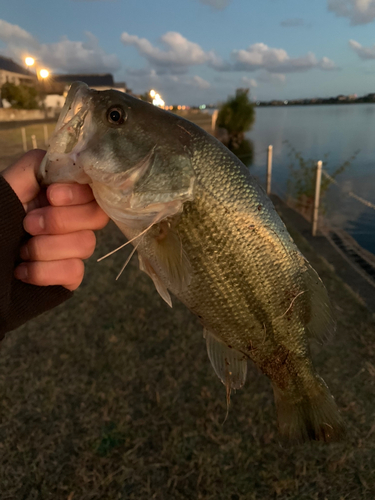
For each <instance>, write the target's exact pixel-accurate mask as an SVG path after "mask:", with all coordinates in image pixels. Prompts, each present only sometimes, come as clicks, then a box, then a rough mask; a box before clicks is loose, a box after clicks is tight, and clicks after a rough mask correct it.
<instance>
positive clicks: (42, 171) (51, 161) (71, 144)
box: [37, 82, 94, 185]
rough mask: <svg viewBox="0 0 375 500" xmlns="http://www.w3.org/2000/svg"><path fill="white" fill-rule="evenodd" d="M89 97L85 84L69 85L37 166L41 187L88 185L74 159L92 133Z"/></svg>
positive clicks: (91, 92) (91, 93)
mask: <svg viewBox="0 0 375 500" xmlns="http://www.w3.org/2000/svg"><path fill="white" fill-rule="evenodd" d="M92 95H93V91H92V90H91V89H90V88H89V87H88V86H87V85H86V84H85V83H82V82H75V83H73V84H72V85H71V87H70V89H69V92H68V95H67V97H66V101H65V104H64V106H63V108H62V110H61V113H60V116H59V119H58V121H57V124H56V127H55V131H54V133H53V135H52V137H51V139H50V144H49V147H48V151H47V154H46V155H45V156H44V158H43V160H42V163H41V165H40V167H39V171H38V175H37V178H38V181H39V182H40V183H41V184H42V185H48V184H51V183H52V182H79V183H81V184H87V183H89V182H90V178H89V177H88V176H87V174H85V173H84V171H83V167H82V165H80V162H79V160H78V159H79V155H80V153H82V151H84V150H85V149H86V147H87V144H88V142H89V140H90V138H91V137H92V135H93V132H94V125H93V120H92V119H91V105H90V104H91V100H92Z"/></svg>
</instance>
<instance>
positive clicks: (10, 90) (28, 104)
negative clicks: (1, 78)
mask: <svg viewBox="0 0 375 500" xmlns="http://www.w3.org/2000/svg"><path fill="white" fill-rule="evenodd" d="M1 98H2V99H6V100H7V101H8V102H9V103H10V104H11V106H12V108H17V109H38V108H39V102H38V101H39V96H38V91H37V89H36V88H35V87H30V86H28V85H22V84H21V85H15V84H14V83H10V82H6V83H4V84H3V86H2V87H1Z"/></svg>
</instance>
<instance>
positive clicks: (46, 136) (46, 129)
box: [43, 125, 48, 146]
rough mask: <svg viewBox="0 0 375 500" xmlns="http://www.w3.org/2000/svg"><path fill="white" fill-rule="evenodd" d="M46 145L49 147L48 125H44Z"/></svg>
mask: <svg viewBox="0 0 375 500" xmlns="http://www.w3.org/2000/svg"><path fill="white" fill-rule="evenodd" d="M43 128H44V145H45V146H48V128H47V125H44V127H43Z"/></svg>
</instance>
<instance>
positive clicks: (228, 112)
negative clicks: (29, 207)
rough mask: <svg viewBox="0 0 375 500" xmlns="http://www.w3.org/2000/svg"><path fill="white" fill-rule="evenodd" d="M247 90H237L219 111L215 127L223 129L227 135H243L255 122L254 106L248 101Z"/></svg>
mask: <svg viewBox="0 0 375 500" xmlns="http://www.w3.org/2000/svg"><path fill="white" fill-rule="evenodd" d="M248 92H249V89H245V90H244V89H238V90H237V93H236V95H235V97H231V98H229V99H228V101H227V102H226V103H225V104H223V105H222V107H221V108H220V110H219V114H218V117H217V121H216V125H217V127H220V128H225V129H226V130H227V131H228V134H229V135H235V134H241V133H242V134H243V133H244V132H247V131H248V130H250V129H251V127H252V125H253V123H254V121H255V111H254V105H253V104H252V103H251V102H250V101H249V96H248Z"/></svg>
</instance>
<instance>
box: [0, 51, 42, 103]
mask: <svg viewBox="0 0 375 500" xmlns="http://www.w3.org/2000/svg"><path fill="white" fill-rule="evenodd" d="M6 82H10V83H14V84H15V85H20V84H21V83H22V84H24V85H36V84H37V83H38V80H37V77H36V74H35V73H32V72H31V71H29V70H28V69H26V68H23V67H22V66H21V65H19V64H17V63H16V62H14V61H13V59H9V58H8V57H4V56H1V55H0V91H1V87H2V85H3V84H4V83H6ZM1 107H3V103H2V100H1V95H0V108H1Z"/></svg>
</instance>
